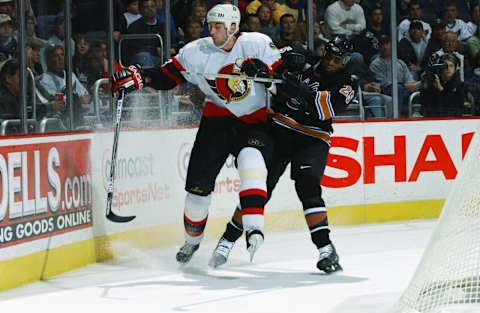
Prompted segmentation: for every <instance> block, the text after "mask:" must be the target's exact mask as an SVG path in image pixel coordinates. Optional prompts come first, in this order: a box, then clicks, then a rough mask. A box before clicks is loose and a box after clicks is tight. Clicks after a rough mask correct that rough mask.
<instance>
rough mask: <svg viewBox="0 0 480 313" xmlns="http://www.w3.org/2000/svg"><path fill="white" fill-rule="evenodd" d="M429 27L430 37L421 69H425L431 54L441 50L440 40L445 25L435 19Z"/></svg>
mask: <svg viewBox="0 0 480 313" xmlns="http://www.w3.org/2000/svg"><path fill="white" fill-rule="evenodd" d="M430 25H431V28H432V36H431V37H430V39H429V40H428V44H427V48H426V49H425V54H424V56H423V62H422V68H425V65H426V64H427V63H428V61H429V60H430V57H431V56H432V54H433V53H435V52H436V51H438V50H440V49H442V38H443V35H444V34H445V32H446V27H445V26H446V24H445V22H444V21H443V20H442V19H439V18H437V19H435V20H433V22H432V23H431V24H430Z"/></svg>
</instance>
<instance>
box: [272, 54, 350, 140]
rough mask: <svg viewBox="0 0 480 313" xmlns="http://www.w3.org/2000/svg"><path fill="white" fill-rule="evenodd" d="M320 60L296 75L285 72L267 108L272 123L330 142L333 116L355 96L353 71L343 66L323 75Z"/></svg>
mask: <svg viewBox="0 0 480 313" xmlns="http://www.w3.org/2000/svg"><path fill="white" fill-rule="evenodd" d="M318 66H320V65H319V63H317V64H316V65H314V66H312V67H310V68H309V69H307V70H306V71H304V72H301V73H299V74H297V75H296V76H294V75H293V74H290V76H289V75H284V77H283V78H284V81H285V83H284V84H281V85H278V86H277V87H276V88H277V94H276V95H275V96H274V97H273V98H272V108H271V109H270V110H269V111H268V113H269V116H270V118H271V119H272V121H273V122H275V123H277V124H279V125H281V126H284V127H287V128H290V129H292V130H294V131H297V132H301V133H304V134H306V135H308V136H313V137H316V138H320V139H322V140H324V141H325V142H327V143H328V144H330V136H331V134H332V133H333V127H332V118H333V117H334V116H335V114H336V113H337V112H341V111H343V110H344V109H345V108H346V107H347V106H348V105H349V104H350V102H351V101H352V99H353V98H354V96H355V91H354V88H353V84H352V80H351V77H350V74H348V73H347V72H345V71H344V70H343V69H341V70H340V71H338V72H336V73H333V74H328V75H325V74H322V73H320V72H319V71H318V70H317V67H318Z"/></svg>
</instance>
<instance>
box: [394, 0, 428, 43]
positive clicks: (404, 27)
mask: <svg viewBox="0 0 480 313" xmlns="http://www.w3.org/2000/svg"><path fill="white" fill-rule="evenodd" d="M407 8H408V18H406V19H404V20H403V21H401V22H400V24H398V38H397V39H398V40H399V41H400V40H402V38H403V37H405V36H406V34H407V33H408V30H409V29H410V22H411V21H413V20H419V21H420V22H421V23H422V25H423V31H424V32H425V37H426V38H427V40H429V39H430V36H431V34H432V29H431V28H430V25H429V24H428V23H426V22H424V21H423V20H422V6H421V5H420V2H419V1H418V0H412V1H410V3H408V6H407Z"/></svg>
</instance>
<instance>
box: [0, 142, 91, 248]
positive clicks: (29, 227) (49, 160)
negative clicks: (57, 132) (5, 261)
mask: <svg viewBox="0 0 480 313" xmlns="http://www.w3.org/2000/svg"><path fill="white" fill-rule="evenodd" d="M89 153H90V139H81V140H69V141H56V142H40V143H32V144H18V145H9V146H0V183H1V192H0V249H1V248H4V247H8V246H12V245H17V244H19V243H23V242H27V241H33V240H36V239H40V238H45V237H48V236H53V235H56V234H61V233H66V232H72V231H75V230H78V229H84V228H87V227H91V226H92V225H93V216H92V203H93V199H92V188H93V186H92V178H91V169H90V158H89Z"/></svg>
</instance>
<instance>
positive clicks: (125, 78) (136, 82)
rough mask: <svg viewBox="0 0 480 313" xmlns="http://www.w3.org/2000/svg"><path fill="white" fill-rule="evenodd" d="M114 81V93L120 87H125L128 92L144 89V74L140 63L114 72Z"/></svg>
mask: <svg viewBox="0 0 480 313" xmlns="http://www.w3.org/2000/svg"><path fill="white" fill-rule="evenodd" d="M112 81H113V92H114V94H115V93H116V92H117V91H118V89H120V88H124V89H125V91H126V93H130V92H133V91H136V90H140V89H142V88H143V76H142V73H141V68H140V65H138V64H136V65H130V66H129V67H127V68H126V69H124V70H121V71H119V72H115V73H113V75H112Z"/></svg>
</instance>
